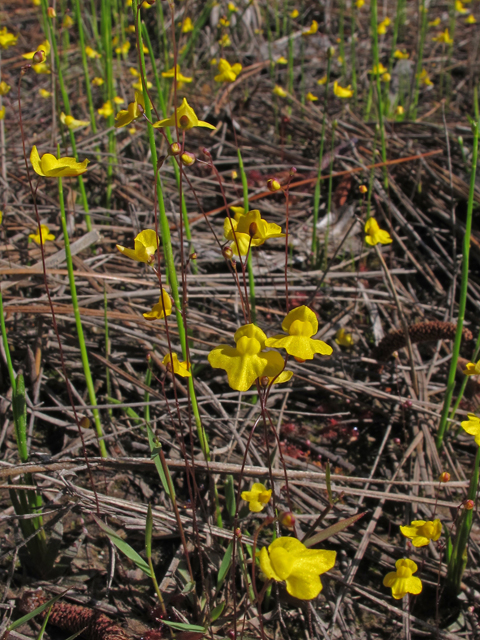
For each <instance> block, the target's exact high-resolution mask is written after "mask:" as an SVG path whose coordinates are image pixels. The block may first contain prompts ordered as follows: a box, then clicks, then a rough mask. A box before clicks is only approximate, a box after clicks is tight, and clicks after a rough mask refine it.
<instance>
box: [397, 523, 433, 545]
mask: <svg viewBox="0 0 480 640" xmlns="http://www.w3.org/2000/svg"><path fill="white" fill-rule="evenodd" d="M400 531H401V532H402V533H403V535H404V536H405V537H406V538H410V540H411V541H412V544H413V546H414V547H424V546H425V545H427V544H428V543H429V542H430V540H433V542H436V541H437V540H438V539H439V538H440V536H441V535H442V523H441V522H440V520H438V519H436V520H433V521H432V520H427V521H425V520H413V521H412V522H411V523H410V526H409V527H400Z"/></svg>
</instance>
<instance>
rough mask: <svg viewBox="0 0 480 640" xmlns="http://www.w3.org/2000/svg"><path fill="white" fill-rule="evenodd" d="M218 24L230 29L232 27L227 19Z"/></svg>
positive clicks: (221, 19)
mask: <svg viewBox="0 0 480 640" xmlns="http://www.w3.org/2000/svg"><path fill="white" fill-rule="evenodd" d="M218 22H219V24H220V25H221V26H222V27H229V26H230V20H227V18H220V20H219V21H218Z"/></svg>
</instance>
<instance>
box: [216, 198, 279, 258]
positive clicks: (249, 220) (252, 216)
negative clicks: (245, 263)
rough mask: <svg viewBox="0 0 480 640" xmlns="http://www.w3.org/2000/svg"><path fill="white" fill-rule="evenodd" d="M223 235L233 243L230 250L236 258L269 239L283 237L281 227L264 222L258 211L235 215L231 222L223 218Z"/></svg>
mask: <svg viewBox="0 0 480 640" xmlns="http://www.w3.org/2000/svg"><path fill="white" fill-rule="evenodd" d="M223 233H224V235H225V238H226V239H227V240H232V241H233V242H232V244H231V246H230V248H231V250H232V251H233V253H234V254H235V255H236V256H238V255H241V256H245V255H247V253H248V250H249V247H258V246H260V245H262V244H264V243H265V241H266V240H268V239H269V238H284V237H285V234H284V233H282V229H281V227H279V226H278V224H275V223H273V222H267V221H266V220H264V219H263V218H262V217H261V214H260V211H259V210H258V209H253V210H252V211H249V212H248V213H244V214H239V215H236V216H235V219H233V220H232V219H231V218H225V221H224V223H223Z"/></svg>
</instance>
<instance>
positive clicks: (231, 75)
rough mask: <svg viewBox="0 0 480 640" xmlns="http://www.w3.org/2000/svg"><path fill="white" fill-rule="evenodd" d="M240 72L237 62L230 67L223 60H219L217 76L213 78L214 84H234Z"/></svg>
mask: <svg viewBox="0 0 480 640" xmlns="http://www.w3.org/2000/svg"><path fill="white" fill-rule="evenodd" d="M241 71H242V65H241V64H240V63H239V62H236V63H235V64H234V65H231V64H230V63H229V62H228V61H227V60H225V58H220V60H219V62H218V74H217V75H216V76H215V77H214V80H215V82H235V80H236V79H237V76H238V75H239V74H240V72H241Z"/></svg>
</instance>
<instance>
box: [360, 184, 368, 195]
mask: <svg viewBox="0 0 480 640" xmlns="http://www.w3.org/2000/svg"><path fill="white" fill-rule="evenodd" d="M358 190H359V191H360V193H367V191H368V189H367V187H366V186H365V185H364V184H361V185H360V186H359V187H358Z"/></svg>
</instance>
